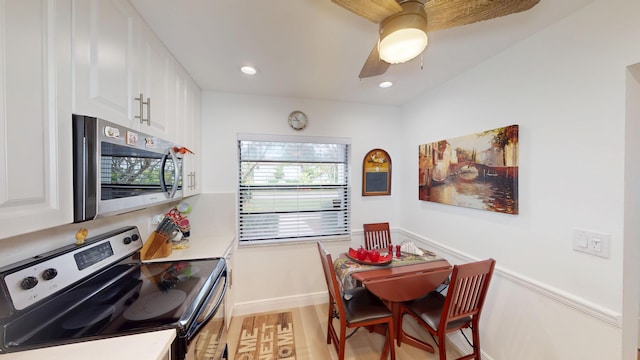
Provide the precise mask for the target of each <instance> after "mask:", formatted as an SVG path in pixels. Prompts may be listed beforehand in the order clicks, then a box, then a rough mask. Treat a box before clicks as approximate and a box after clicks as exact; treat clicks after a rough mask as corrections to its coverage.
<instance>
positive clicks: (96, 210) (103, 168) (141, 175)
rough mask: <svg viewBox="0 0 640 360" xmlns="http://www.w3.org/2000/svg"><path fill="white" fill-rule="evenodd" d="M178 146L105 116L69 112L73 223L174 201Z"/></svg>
mask: <svg viewBox="0 0 640 360" xmlns="http://www.w3.org/2000/svg"><path fill="white" fill-rule="evenodd" d="M178 148H179V147H178V146H176V145H175V144H173V143H171V142H169V141H166V140H163V139H159V138H157V137H155V136H151V135H148V134H144V133H141V132H139V131H136V130H132V129H128V128H126V127H124V126H121V125H118V124H114V123H111V122H108V121H106V120H102V119H98V118H95V117H90V116H82V115H73V194H74V199H73V200H74V222H81V221H86V220H92V219H95V218H97V217H100V216H106V215H116V214H121V213H125V212H129V211H133V210H137V209H141V208H145V207H149V206H153V205H157V204H162V203H166V202H171V201H176V200H180V199H181V198H182V154H180V153H179V152H178V151H176V149H178Z"/></svg>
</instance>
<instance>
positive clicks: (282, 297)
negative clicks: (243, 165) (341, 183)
mask: <svg viewBox="0 0 640 360" xmlns="http://www.w3.org/2000/svg"><path fill="white" fill-rule="evenodd" d="M202 104H203V108H202V118H203V120H202V121H203V126H202V130H203V141H202V143H203V149H202V153H203V154H202V156H203V164H202V167H203V170H202V171H203V172H202V174H203V180H202V181H203V192H205V193H230V192H231V193H236V192H237V179H238V166H237V162H238V158H237V156H238V155H237V144H236V141H237V134H238V133H265V134H276V135H295V136H325V137H341V138H350V139H351V144H352V151H351V155H352V167H351V176H352V184H353V187H352V194H351V196H352V199H353V200H352V223H351V226H352V228H353V229H355V230H356V231H358V230H361V229H362V224H363V223H366V222H378V221H389V222H390V224H391V226H392V227H393V226H395V225H396V224H397V223H398V222H399V219H398V213H399V209H398V206H397V204H398V201H397V195H395V194H398V193H399V192H400V191H399V189H398V183H399V182H398V180H397V179H398V177H399V176H402V174H400V175H396V174H395V172H394V171H395V170H394V169H395V167H396V166H397V164H398V163H400V162H401V161H406V159H402V158H401V157H400V156H398V157H397V159H396V157H395V154H396V153H397V148H398V142H399V133H398V123H399V121H400V119H399V109H398V108H396V107H390V106H372V105H363V104H350V103H341V102H330V101H321V100H308V99H295V98H276V97H264V96H251V95H238V94H229V93H218V92H204V93H203V96H202ZM293 110H302V111H304V112H305V113H306V114H307V116H308V117H309V124H308V125H307V127H306V128H305V129H304V130H302V131H295V130H293V129H291V128H290V127H289V125H288V122H287V117H288V115H289V113H290V112H291V111H293ZM374 148H383V149H385V150H387V152H388V153H389V155H390V156H391V159H392V182H391V195H390V196H368V197H362V196H361V185H360V184H361V183H362V160H363V157H364V156H365V154H366V153H367V152H368V151H369V150H371V149H374ZM409 161H411V162H412V163H413V162H414V160H413V159H410V160H409ZM232 211H235V209H233V210H232ZM348 241H349V239H345V241H341V242H338V243H337V244H334V245H332V246H329V248H330V249H331V248H332V247H335V249H336V252H337V251H339V249H343V248H345V246H348ZM340 244H341V245H340ZM234 261H235V263H234V266H235V269H234V274H235V275H234V283H235V284H236V286H235V300H236V310H235V313H236V314H242V313H244V312H255V311H260V310H262V309H268V308H273V307H286V306H288V305H292V306H298V305H300V304H302V303H308V302H309V301H311V302H312V303H313V302H314V301H315V298H313V296H311V297H309V296H308V295H309V294H312V295H313V294H319V296H320V299H321V301H325V300H326V299H325V296H324V292H326V285H325V283H324V280H323V278H322V275H321V267H320V262H319V258H318V252H317V248H316V245H315V242H311V243H307V244H292V245H279V246H259V247H241V248H239V249H238V250H237V252H236V255H235V260H234ZM283 274H285V275H284V276H283Z"/></svg>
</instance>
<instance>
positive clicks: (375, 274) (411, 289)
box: [333, 249, 452, 353]
mask: <svg viewBox="0 0 640 360" xmlns="http://www.w3.org/2000/svg"><path fill="white" fill-rule="evenodd" d="M420 252H421V253H422V254H413V253H409V252H401V253H400V254H399V255H400V256H396V255H398V254H394V253H392V254H391V257H392V259H391V261H388V260H387V261H381V262H380V263H373V264H372V263H371V262H370V261H359V260H358V259H356V258H355V257H353V256H350V255H349V253H353V251H348V252H345V253H341V254H340V256H339V257H338V258H336V260H335V261H334V264H333V265H334V268H335V271H336V276H337V278H338V283H339V284H340V286H342V288H343V291H344V290H348V289H351V288H353V287H355V286H365V287H366V288H367V290H369V291H370V292H371V293H373V294H374V295H376V296H377V297H379V298H380V299H382V300H383V302H384V303H385V304H386V305H387V306H388V307H389V309H390V310H391V312H392V314H393V319H394V327H395V328H396V329H398V325H399V323H400V303H402V302H404V301H409V300H414V299H418V298H420V297H422V296H425V295H427V294H428V293H429V292H431V291H433V290H435V289H436V288H437V287H438V286H440V285H441V284H443V283H445V280H447V279H448V277H449V275H450V274H451V270H452V266H451V264H449V262H448V261H447V260H446V259H443V258H441V257H439V256H437V255H436V254H435V253H433V252H431V251H428V250H425V249H421V251H420ZM381 255H382V256H381V259H388V253H387V252H382V251H381ZM345 300H347V301H348V299H346V298H345ZM378 330H380V332H384V331H385V330H384V329H376V331H378ZM397 337H398V331H397V330H396V331H395V338H396V339H397ZM394 340H395V339H394ZM403 342H405V343H407V344H409V345H413V346H416V347H419V348H422V349H423V350H426V351H429V352H432V353H433V352H434V349H433V347H432V346H430V345H428V344H427V346H426V347H425V346H424V345H422V344H418V343H413V342H410V341H406V339H404V341H403Z"/></svg>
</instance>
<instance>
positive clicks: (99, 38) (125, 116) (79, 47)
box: [73, 0, 177, 141]
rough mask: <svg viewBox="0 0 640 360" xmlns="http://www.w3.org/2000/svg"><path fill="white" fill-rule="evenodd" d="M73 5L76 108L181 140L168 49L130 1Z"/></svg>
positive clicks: (102, 0) (93, 0)
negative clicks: (177, 127)
mask: <svg viewBox="0 0 640 360" xmlns="http://www.w3.org/2000/svg"><path fill="white" fill-rule="evenodd" d="M74 6H75V8H74V10H75V15H74V16H75V19H74V22H75V30H74V31H75V33H74V47H75V48H74V56H75V64H74V76H75V79H74V80H75V84H76V87H75V94H74V100H75V102H74V107H73V109H74V110H73V111H74V112H75V113H77V114H81V115H89V116H95V117H99V118H103V119H106V120H109V121H112V122H115V123H118V124H120V125H123V126H126V127H129V128H132V129H135V130H139V131H141V132H143V133H147V134H150V135H154V136H157V137H160V138H163V139H166V140H170V141H176V140H177V135H176V134H175V133H176V132H175V128H176V126H175V122H174V117H173V116H171V114H175V111H176V110H175V76H176V75H175V64H174V59H173V56H172V54H171V53H170V52H169V50H167V49H166V48H165V46H164V44H163V43H162V42H161V41H160V40H159V39H158V37H157V36H156V35H155V34H154V33H153V31H152V30H151V29H150V28H149V27H148V26H147V24H146V23H145V22H144V21H143V20H142V18H141V17H140V16H139V14H138V13H137V12H136V10H135V9H134V8H133V7H132V6H131V4H130V3H129V2H127V1H126V0H90V1H89V0H83V1H75V2H74Z"/></svg>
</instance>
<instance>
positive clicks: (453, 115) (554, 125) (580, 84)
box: [203, 0, 640, 360]
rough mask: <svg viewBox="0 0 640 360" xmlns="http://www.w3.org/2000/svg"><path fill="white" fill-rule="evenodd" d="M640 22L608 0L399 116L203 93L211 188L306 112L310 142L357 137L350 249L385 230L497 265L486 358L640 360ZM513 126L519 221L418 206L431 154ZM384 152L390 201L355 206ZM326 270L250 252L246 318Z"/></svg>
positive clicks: (302, 254)
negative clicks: (637, 239) (629, 310)
mask: <svg viewBox="0 0 640 360" xmlns="http://www.w3.org/2000/svg"><path fill="white" fill-rule="evenodd" d="M638 18H640V2H637V1H634V0H615V1H611V0H608V1H607V0H600V1H596V2H594V3H593V4H592V5H590V6H588V7H586V8H584V9H583V10H580V11H579V12H577V13H575V14H573V15H571V16H569V17H567V18H565V19H564V20H562V21H560V22H559V23H557V24H555V25H553V26H551V27H549V28H547V29H546V30H544V31H541V32H540V33H538V34H535V35H534V36H532V37H530V38H529V39H527V40H525V41H523V42H522V43H519V44H517V45H516V46H513V47H512V48H510V49H508V50H507V51H505V52H503V53H501V54H498V55H496V56H495V57H494V58H492V59H489V60H488V61H486V62H485V63H483V64H481V65H479V66H477V67H475V68H473V69H471V70H470V71H468V72H467V73H465V74H463V75H461V76H459V77H458V78H456V79H454V80H452V81H450V82H448V83H446V84H444V85H443V86H441V87H439V88H438V89H436V90H435V91H432V92H429V93H426V94H424V96H423V97H420V98H419V99H416V100H415V101H414V102H412V103H410V104H407V105H406V106H403V107H402V108H401V109H400V111H398V109H395V108H387V107H372V106H367V105H358V104H344V103H332V102H323V101H310V100H303V99H285V98H265V97H258V96H242V95H233V94H221V93H205V94H204V96H203V122H204V126H203V133H204V141H203V143H204V149H203V150H204V151H203V153H204V154H203V155H204V158H205V159H211V160H209V164H204V173H203V174H204V179H205V180H204V191H205V192H213V193H215V192H235V191H236V178H237V166H236V159H235V158H234V157H232V156H228V155H229V154H233V155H235V149H236V148H235V134H236V133H238V132H257V133H261V132H264V133H274V134H296V133H295V132H294V131H293V130H290V129H289V128H288V126H287V122H286V117H287V115H288V113H289V112H290V111H291V110H294V109H300V110H303V111H305V112H307V114H308V115H309V116H310V119H311V122H310V125H309V127H308V128H307V129H306V130H305V131H303V132H302V133H300V134H301V135H315V136H339V137H351V138H352V139H353V144H354V147H353V150H354V151H353V168H352V171H353V180H354V181H353V184H354V192H353V199H354V204H353V205H354V206H353V223H352V228H353V229H354V230H355V231H356V232H354V235H355V236H354V239H353V240H352V244H353V243H357V242H358V241H359V233H358V232H357V230H359V228H360V224H362V223H363V222H367V221H378V220H389V221H391V223H392V226H393V227H395V228H396V234H397V235H398V236H399V237H400V238H401V239H403V238H411V239H414V240H416V241H423V242H425V243H427V244H429V245H430V246H432V247H433V248H434V249H437V250H438V251H439V253H441V254H442V255H443V256H445V257H447V258H448V259H450V260H451V261H452V262H454V263H455V262H462V261H470V260H473V259H479V258H487V257H493V258H495V259H497V261H498V267H497V271H496V276H495V278H494V282H493V284H492V288H491V291H490V294H489V303H488V305H487V311H486V313H485V315H484V316H483V322H482V326H483V328H482V333H483V344H482V345H483V351H484V352H485V355H486V358H487V359H496V360H497V359H505V360H511V359H518V360H528V359H532V360H533V359H618V358H622V356H623V353H624V356H625V357H624V358H625V359H631V358H632V357H630V356H631V355H630V354H632V351H630V349H629V348H630V346H632V347H635V345H636V344H635V340H634V341H633V342H634V343H633V344H630V343H629V341H627V342H626V343H625V345H624V351H623V344H622V320H621V316H622V313H623V306H622V304H623V244H624V236H625V223H624V220H623V219H624V215H625V213H624V212H625V207H624V200H625V192H624V184H625V119H626V117H625V95H626V91H627V89H626V81H627V80H626V76H627V70H626V67H627V66H629V65H632V64H634V63H637V62H638V61H640V46H639V44H640V41H639V40H640V23H639V22H638V21H637V19H638ZM513 123H515V124H519V125H520V179H519V181H520V182H519V186H520V191H519V203H520V214H519V215H505V214H499V213H490V212H484V211H479V210H473V209H467V208H459V207H454V206H447V205H441V204H435V203H429V202H423V201H419V200H418V199H417V182H416V179H417V147H418V145H419V144H422V143H426V142H431V141H435V140H440V139H445V138H447V137H455V136H460V135H466V134H471V133H474V132H477V131H482V130H487V129H492V128H495V127H500V126H504V125H509V124H513ZM630 128H633V127H630ZM632 139H635V140H639V139H638V136H637V135H636V136H635V137H633V136H632ZM627 141H633V140H629V139H627ZM374 147H382V148H385V149H387V150H388V151H389V152H390V154H391V157H392V159H393V185H392V195H391V196H390V197H381V198H362V197H360V196H359V191H360V186H359V184H360V181H361V174H360V166H361V165H360V163H361V157H362V156H363V155H364V153H366V151H368V150H369V149H371V148H374ZM220 155H224V156H220ZM214 159H215V160H214ZM627 181H629V179H627ZM574 228H582V229H590V230H595V231H599V232H605V233H609V234H611V254H610V258H608V259H603V258H599V257H595V256H590V255H587V254H584V253H579V252H575V251H573V250H572V231H573V229H574ZM346 245H348V243H333V244H330V250H332V251H334V252H337V251H340V250H341V249H343V248H344V247H345V246H346ZM316 258H317V253H316V251H315V247H314V246H312V245H287V246H282V247H276V246H272V247H254V248H242V249H239V251H238V253H237V257H236V265H237V271H236V300H237V305H238V306H239V307H240V313H242V312H243V311H242V310H246V311H250V310H252V309H253V310H256V309H261V306H262V307H263V308H264V309H267V308H274V307H278V306H279V305H282V306H285V307H286V306H288V305H291V304H296V303H301V302H304V301H305V300H303V299H304V298H305V294H306V295H309V296H311V297H315V298H316V299H318V298H319V296H320V294H321V293H322V291H323V290H324V284H323V283H322V279H321V278H320V276H321V275H320V270H319V263H318V262H317V259H316ZM636 259H637V257H636ZM292 269H293V270H292ZM283 274H286V275H285V276H283ZM634 275H635V276H637V274H634ZM630 282H631V283H633V282H634V281H630ZM635 283H636V284H637V283H638V281H637V279H636V280H635ZM635 286H640V285H635ZM635 291H636V292H637V289H635Z"/></svg>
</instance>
